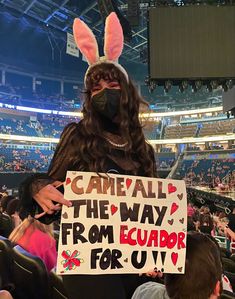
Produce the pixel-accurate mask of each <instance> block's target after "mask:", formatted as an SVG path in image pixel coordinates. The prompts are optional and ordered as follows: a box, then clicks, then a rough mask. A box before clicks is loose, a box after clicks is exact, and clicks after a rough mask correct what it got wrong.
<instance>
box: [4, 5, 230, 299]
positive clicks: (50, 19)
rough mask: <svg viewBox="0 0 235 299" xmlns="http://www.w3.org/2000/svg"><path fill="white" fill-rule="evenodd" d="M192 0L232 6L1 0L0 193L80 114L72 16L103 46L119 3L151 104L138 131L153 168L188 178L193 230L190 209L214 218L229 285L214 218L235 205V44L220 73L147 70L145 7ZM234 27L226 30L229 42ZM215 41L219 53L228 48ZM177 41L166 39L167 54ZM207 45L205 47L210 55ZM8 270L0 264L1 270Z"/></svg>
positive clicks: (129, 57) (40, 159)
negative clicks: (151, 156)
mask: <svg viewBox="0 0 235 299" xmlns="http://www.w3.org/2000/svg"><path fill="white" fill-rule="evenodd" d="M128 5H129V7H128ZM131 5H132V6H131ZM193 6H204V7H206V6H214V7H217V6H222V7H223V6H224V7H225V6H226V7H229V8H232V9H233V12H234V8H235V2H234V1H233V0H230V1H226V0H225V1H222V0H221V1H220V0H218V1H214V0H212V1H206V0H205V1H199V0H198V1H191V0H165V1H162V0H157V1H152V0H151V1H147V0H146V1H144V0H143V1H142V0H141V1H125V0H115V1H93V0H76V1H75V0H65V1H64V0H56V1H52V0H43V1H38V0H25V1H19V0H8V1H7V0H2V1H0V28H1V29H0V36H1V46H0V189H1V190H0V192H1V198H2V200H3V199H6V198H8V200H9V203H10V201H11V200H13V199H18V196H19V194H18V187H19V185H20V183H21V182H22V181H23V180H25V179H26V178H27V177H28V176H30V175H32V174H34V173H46V172H47V169H48V166H49V164H50V161H51V159H52V157H53V153H54V150H55V147H56V144H57V143H58V141H59V138H60V134H61V132H62V130H63V128H64V127H65V125H66V124H68V123H70V122H78V121H79V120H81V119H82V117H83V116H82V105H83V96H84V86H83V77H84V73H85V71H86V68H87V62H86V61H85V59H84V57H83V56H82V54H81V53H80V52H79V50H78V49H77V48H76V47H75V46H74V42H73V41H72V40H71V34H72V23H73V19H74V18H75V17H81V18H82V19H83V20H84V21H85V22H86V23H88V24H89V26H90V27H91V28H92V30H93V32H94V33H95V35H96V38H97V40H98V42H99V46H100V45H102V43H103V30H104V18H105V17H106V16H107V14H108V13H109V12H111V11H113V10H114V11H116V12H118V13H119V14H118V16H119V18H120V20H121V24H122V25H123V29H124V38H125V42H124V49H123V54H122V57H121V59H120V63H121V64H122V65H123V66H124V67H125V69H126V70H127V71H128V73H129V75H130V77H131V78H132V79H133V80H134V82H135V84H136V86H137V87H138V90H139V93H140V94H141V96H142V97H143V99H144V100H145V101H146V102H147V103H148V108H146V107H144V106H143V108H141V113H140V119H141V123H142V125H143V130H144V134H145V137H146V139H147V140H148V142H149V143H150V144H151V145H152V146H153V147H154V150H155V159H156V164H157V172H158V176H159V177H160V178H172V179H177V180H184V181H185V182H186V186H187V193H188V203H189V206H190V208H191V210H190V209H189V215H188V217H189V219H188V225H189V224H190V225H192V226H193V227H194V228H195V229H196V230H199V231H200V221H199V219H197V218H196V216H195V215H196V212H197V213H199V214H203V213H205V214H208V215H210V217H211V219H212V220H213V227H212V228H211V230H210V233H211V234H212V235H213V236H215V238H216V239H217V241H218V243H219V245H220V247H221V253H222V259H223V263H224V271H225V272H226V273H227V276H228V277H229V279H230V282H231V284H232V287H233V291H235V256H234V255H233V253H234V250H235V249H234V248H233V246H234V243H233V238H230V241H231V242H229V243H228V239H229V238H228V236H226V234H225V233H224V232H223V231H222V230H221V229H220V228H219V227H218V226H217V224H218V223H220V221H221V222H225V223H228V222H229V219H234V218H232V217H230V216H231V215H234V214H233V213H234V211H235V210H233V209H234V207H235V206H234V200H235V92H234V90H235V63H234V62H235V54H234V53H235V51H233V57H226V58H227V60H228V61H229V64H231V65H232V66H233V74H231V73H229V74H224V75H223V74H221V72H220V71H218V75H217V77H215V76H214V77H213V76H212V77H211V78H207V77H206V76H204V74H202V75H201V77H199V76H198V77H195V75H192V76H191V77H190V76H188V77H180V76H179V74H176V75H172V77H169V76H168V77H167V75H166V76H165V77H164V78H163V77H162V78H160V79H159V78H155V77H153V78H151V75H152V74H153V73H154V70H153V67H152V66H150V64H151V63H153V59H151V57H150V56H151V55H154V54H153V49H150V47H151V45H150V38H151V30H153V29H151V28H150V29H149V28H148V23H149V17H150V16H149V9H150V8H153V7H154V8H157V7H164V8H167V9H174V8H177V9H178V10H180V9H181V8H184V9H185V8H187V7H193ZM232 9H231V10H232ZM233 16H235V14H233ZM233 24H235V23H234V22H233ZM162 32H163V34H166V33H165V32H164V30H163V31H162ZM233 32H234V33H235V28H233ZM185 34H187V33H185ZM234 36H235V34H234V35H233V36H230V38H231V43H232V44H233V45H234V44H235V43H234V39H235V37H234ZM169 38H170V37H169ZM195 38H196V37H195ZM174 42H175V41H174ZM176 43H177V41H176ZM221 49H222V50H221V53H220V56H221V57H223V58H222V60H223V59H225V58H224V56H225V54H224V53H223V47H222V48H221ZM174 51H176V49H174V48H173V49H171V52H173V54H172V55H175V52H174ZM213 51H214V48H213V47H212V48H211V53H210V55H211V56H213V55H212V53H213ZM168 52H169V51H168ZM182 55H183V53H182ZM192 56H193V55H192ZM217 58H218V57H217ZM191 59H193V57H191ZM218 60H219V58H218ZM198 63H202V62H200V61H199V62H198ZM218 64H219V61H218ZM215 69H216V68H215ZM151 72H152V74H151ZM174 76H175V77H174ZM227 98H229V101H230V106H229V108H226V107H227V106H226V103H225V101H227ZM16 210H17V209H16ZM192 211H193V212H192ZM16 212H17V211H16ZM14 213H15V210H14ZM3 214H4V215H5V216H4V217H6V218H7V220H6V219H5V221H8V225H9V226H10V227H11V229H9V231H8V233H7V234H5V235H4V233H1V234H2V235H3V236H5V237H8V236H9V234H10V232H11V230H13V228H14V225H15V222H14V219H15V218H13V216H12V215H13V212H12V214H10V215H8V216H6V215H7V211H6V210H3V208H2V212H1V215H3ZM218 219H219V220H218ZM233 221H234V220H233ZM1 223H2V222H0V224H1ZM234 229H235V226H234ZM0 230H1V228H0ZM57 230H58V228H55V232H56V234H57V235H58V232H57ZM1 231H2V230H1ZM228 244H229V245H228ZM234 247H235V246H234ZM2 251H3V247H2V245H1V244H0V268H1V267H2V264H3V263H4V255H2ZM5 274H6V273H5ZM5 274H4V273H2V270H1V269H0V276H1V275H2V276H3V277H4V279H5ZM40 275H41V274H40ZM4 279H0V289H1V288H5V289H7V290H8V291H10V292H11V293H12V295H13V296H14V298H16V299H17V298H20V299H21V298H25V299H27V298H30V299H34V298H35V299H36V298H38V297H37V296H36V295H33V297H27V296H28V295H27V292H25V294H24V295H23V297H22V294H20V293H19V294H17V289H16V292H15V290H11V287H12V285H11V283H10V284H8V285H7V287H6V286H4V285H3V283H1V282H4ZM56 279H58V277H56V278H55V277H53V278H51V277H50V279H49V280H48V281H49V282H50V283H51V284H56V283H55V280H56ZM30 283H32V281H31V282H30ZM61 283H62V282H61V280H59V282H58V281H57V286H58V285H59V286H58V289H59V290H60V292H61V293H63V292H65V291H64V289H63V286H61ZM35 286H36V284H35ZM30 288H31V287H29V289H30ZM12 289H14V287H12ZM63 294H64V295H63V296H64V297H54V296H56V295H53V296H52V295H48V296H49V297H44V299H46V298H67V297H66V294H65V293H63ZM30 296H32V295H30ZM57 296H58V295H57ZM224 296H225V295H224ZM227 296H231V297H224V298H235V296H234V293H232V292H230V294H229V295H227ZM41 298H42V297H41ZM88 299H89V298H88Z"/></svg>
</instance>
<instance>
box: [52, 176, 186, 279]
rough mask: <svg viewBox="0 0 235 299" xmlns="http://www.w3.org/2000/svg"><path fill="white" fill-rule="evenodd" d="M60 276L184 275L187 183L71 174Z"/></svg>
mask: <svg viewBox="0 0 235 299" xmlns="http://www.w3.org/2000/svg"><path fill="white" fill-rule="evenodd" d="M64 185H65V194H64V197H65V198H66V199H68V200H70V201H71V202H72V203H73V206H72V207H69V208H68V207H66V206H63V209H62V216H61V228H60V238H59V248H58V261H57V274H60V275H66V274H111V273H112V274H115V273H145V272H147V271H150V270H153V269H154V268H155V267H156V268H157V269H158V270H161V271H162V272H166V273H184V265H185V253H186V229H187V199H186V187H185V183H184V181H179V180H164V179H156V178H146V177H137V176H126V175H119V174H118V175H116V174H109V175H108V176H107V175H105V174H103V175H102V176H98V175H97V174H96V173H91V172H71V171H68V172H67V178H66V182H65V184H64Z"/></svg>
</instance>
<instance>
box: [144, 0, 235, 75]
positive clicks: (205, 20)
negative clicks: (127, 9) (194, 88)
mask: <svg viewBox="0 0 235 299" xmlns="http://www.w3.org/2000/svg"><path fill="white" fill-rule="evenodd" d="M149 56H150V57H149V71H150V78H151V79H171V78H172V79H182V78H192V79H195V78H201V79H207V78H208V79H209V78H235V6H234V5H229V6H212V5H191V6H185V7H182V6H181V7H170V6H166V7H160V6H159V7H155V8H151V9H150V10H149Z"/></svg>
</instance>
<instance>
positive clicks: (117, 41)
mask: <svg viewBox="0 0 235 299" xmlns="http://www.w3.org/2000/svg"><path fill="white" fill-rule="evenodd" d="M123 43H124V38H123V31H122V26H121V24H120V22H119V19H118V17H117V15H116V13H115V12H112V13H111V14H110V15H109V16H108V17H107V19H106V22H105V41H104V54H105V56H106V58H107V59H109V60H113V61H117V60H118V58H119V56H120V55H121V53H122V49H123Z"/></svg>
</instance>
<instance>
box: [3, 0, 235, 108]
mask: <svg viewBox="0 0 235 299" xmlns="http://www.w3.org/2000/svg"><path fill="white" fill-rule="evenodd" d="M156 1H159V2H161V3H160V4H161V5H180V4H182V1H189V0H156ZM190 1H194V0H190ZM197 1H201V0H197ZM211 1H214V0H211ZM218 1H220V0H218ZM221 1H223V0H221ZM231 1H234V0H231ZM139 2H140V16H139V22H138V23H139V24H138V26H135V27H133V26H132V27H131V28H129V27H128V26H129V25H128V24H126V26H124V31H126V32H124V35H125V45H124V50H123V54H122V59H123V62H124V65H127V66H128V64H129V65H130V66H129V68H128V71H129V70H130V73H131V72H133V73H134V74H135V75H138V74H139V75H140V76H139V78H137V77H136V78H135V80H136V81H137V82H142V85H143V82H144V76H146V75H147V53H148V50H147V46H148V45H147V41H148V37H147V8H148V5H150V3H153V2H154V1H153V0H146V1H143V0H141V1H139ZM113 3H115V5H116V8H117V9H118V11H119V12H120V14H121V15H122V16H123V17H124V19H128V16H127V0H113ZM0 11H1V12H4V13H5V12H7V13H8V14H10V15H11V16H13V17H14V18H16V19H17V20H19V21H20V22H22V23H27V24H30V25H31V26H32V27H35V28H37V29H38V30H41V31H45V32H47V33H48V32H49V34H48V39H50V36H51V35H53V36H54V38H55V39H57V38H59V39H63V40H64V41H65V39H66V34H65V33H66V32H69V33H72V24H73V20H74V18H76V17H81V18H82V19H83V20H84V21H85V22H86V23H87V24H88V25H89V26H90V28H92V30H93V32H94V34H95V35H96V38H97V41H98V43H99V45H100V48H102V46H103V30H104V20H103V18H102V15H101V13H100V9H99V6H98V1H97V0H96V1H94V0H54V1H52V0H0ZM9 22H11V21H9ZM6 38H7V39H9V35H8V36H6ZM12 38H13V37H12ZM13 39H14V38H13ZM25 42H26V41H25ZM47 42H48V41H47ZM39 43H40V42H39ZM63 43H64V44H65V42H63ZM38 47H40V45H39V46H38ZM63 47H64V46H63ZM28 48H30V47H28ZM18 52H19V51H18ZM131 63H134V65H135V67H134V68H133V67H132V65H131ZM73 64H74V63H73ZM146 91H147V87H146ZM156 98H157V99H158V100H159V101H161V102H162V101H163V102H172V99H173V98H174V99H176V101H177V102H180V103H181V102H182V103H185V102H186V103H187V102H191V101H192V100H193V102H194V101H195V102H199V101H201V100H202V99H204V100H206V101H208V99H210V98H215V99H216V100H218V104H219V103H221V90H219V91H215V92H213V94H212V93H211V92H210V93H208V92H207V91H205V89H204V90H201V91H199V92H197V93H196V94H195V93H192V92H191V90H188V91H187V92H186V93H183V94H182V93H180V92H179V91H178V88H172V90H171V91H170V92H169V93H165V92H164V91H163V89H158V88H157V89H156V90H155V91H154V92H153V93H152V94H148V95H147V100H148V101H149V102H150V103H156Z"/></svg>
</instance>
